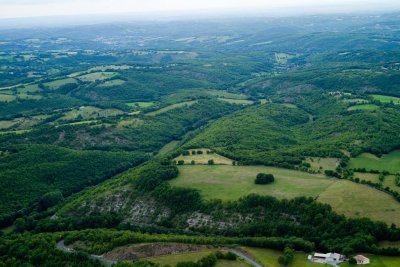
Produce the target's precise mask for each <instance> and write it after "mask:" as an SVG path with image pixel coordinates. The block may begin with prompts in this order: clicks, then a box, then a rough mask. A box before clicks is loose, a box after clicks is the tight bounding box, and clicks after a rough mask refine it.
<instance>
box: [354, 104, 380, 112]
mask: <svg viewBox="0 0 400 267" xmlns="http://www.w3.org/2000/svg"><path fill="white" fill-rule="evenodd" d="M378 108H379V106H377V105H374V104H363V105H355V106H351V107H349V108H348V109H347V110H348V111H354V110H367V111H373V110H377V109H378Z"/></svg>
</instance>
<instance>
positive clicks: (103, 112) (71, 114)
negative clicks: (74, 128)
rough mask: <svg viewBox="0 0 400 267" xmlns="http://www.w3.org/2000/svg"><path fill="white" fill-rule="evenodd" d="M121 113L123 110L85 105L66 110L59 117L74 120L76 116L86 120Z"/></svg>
mask: <svg viewBox="0 0 400 267" xmlns="http://www.w3.org/2000/svg"><path fill="white" fill-rule="evenodd" d="M121 114H123V112H122V111H121V110H118V109H101V108H97V107H91V106H86V107H81V108H79V109H74V110H71V111H68V112H67V113H65V115H64V116H63V117H61V119H62V120H75V119H77V118H81V119H84V120H88V119H96V118H101V117H113V116H117V115H121Z"/></svg>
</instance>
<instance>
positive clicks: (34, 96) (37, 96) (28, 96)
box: [17, 93, 43, 100]
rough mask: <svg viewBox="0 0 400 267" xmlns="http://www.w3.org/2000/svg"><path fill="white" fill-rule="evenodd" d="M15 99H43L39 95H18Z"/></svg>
mask: <svg viewBox="0 0 400 267" xmlns="http://www.w3.org/2000/svg"><path fill="white" fill-rule="evenodd" d="M17 97H18V98H19V99H31V100H39V99H42V98H43V96H41V95H28V94H23V93H21V94H18V95H17Z"/></svg>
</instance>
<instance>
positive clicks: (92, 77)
mask: <svg viewBox="0 0 400 267" xmlns="http://www.w3.org/2000/svg"><path fill="white" fill-rule="evenodd" d="M117 74H118V73H117V72H93V73H89V74H85V75H82V76H79V77H77V78H78V79H79V80H81V81H82V82H94V81H104V80H108V79H111V78H112V77H114V76H115V75H117Z"/></svg>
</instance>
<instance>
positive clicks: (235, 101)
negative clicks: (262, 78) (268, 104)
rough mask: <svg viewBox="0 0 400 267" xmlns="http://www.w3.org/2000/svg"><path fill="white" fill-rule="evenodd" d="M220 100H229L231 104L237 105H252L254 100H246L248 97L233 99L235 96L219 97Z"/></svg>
mask: <svg viewBox="0 0 400 267" xmlns="http://www.w3.org/2000/svg"><path fill="white" fill-rule="evenodd" d="M218 100H221V101H225V102H228V103H230V104H236V105H251V104H253V103H254V102H253V101H251V100H246V99H233V98H221V97H219V98H218Z"/></svg>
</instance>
